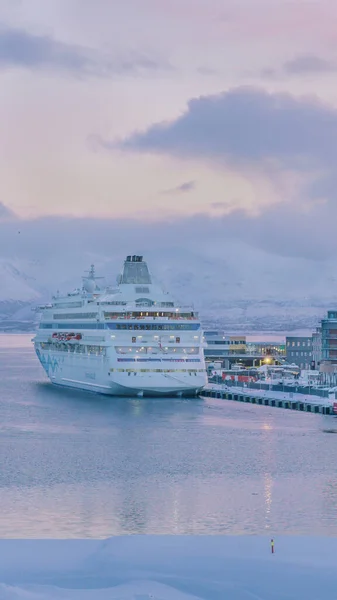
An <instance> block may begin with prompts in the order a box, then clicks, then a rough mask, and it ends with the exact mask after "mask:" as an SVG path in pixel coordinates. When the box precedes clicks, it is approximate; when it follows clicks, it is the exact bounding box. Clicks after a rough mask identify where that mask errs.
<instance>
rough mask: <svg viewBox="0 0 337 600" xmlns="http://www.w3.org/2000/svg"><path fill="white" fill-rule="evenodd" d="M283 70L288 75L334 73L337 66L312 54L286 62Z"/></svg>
mask: <svg viewBox="0 0 337 600" xmlns="http://www.w3.org/2000/svg"><path fill="white" fill-rule="evenodd" d="M283 69H284V71H285V73H287V74H290V75H312V74H316V73H334V72H336V71H337V64H336V63H334V62H332V61H329V60H326V59H325V58H320V57H319V56H315V55H314V54H305V55H302V56H298V57H296V58H294V59H293V60H290V61H288V62H286V63H285V64H284V67H283Z"/></svg>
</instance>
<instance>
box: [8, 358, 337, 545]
mask: <svg viewBox="0 0 337 600" xmlns="http://www.w3.org/2000/svg"><path fill="white" fill-rule="evenodd" d="M0 379H1V384H2V387H1V392H2V394H1V402H0V428H1V437H0V493H1V512H0V527H1V535H2V536H3V537H78V538H79V537H106V536H107V535H114V534H121V533H125V534H127V533H164V534H165V533H166V534H170V533H191V534H197V533H203V534H207V533H208V534H218V533H229V534H236V533H256V534H259V533H266V531H268V532H270V533H272V534H273V535H276V534H277V533H279V532H289V533H311V534H320V535H323V534H330V535H337V522H336V520H335V515H336V509H337V483H336V481H337V476H336V468H335V462H334V459H333V457H334V455H335V442H336V438H335V437H334V436H333V435H327V434H326V433H324V430H328V429H329V428H333V427H332V421H331V419H330V418H329V417H323V416H321V415H310V414H306V413H304V414H302V413H296V412H291V411H282V410H276V409H273V408H271V407H263V406H253V405H247V404H244V405H241V404H237V403H230V402H226V401H222V400H219V399H210V400H208V401H203V400H200V399H191V400H182V399H178V398H175V399H165V400H162V399H159V400H156V399H135V398H132V399H127V398H120V399H118V398H109V397H105V396H98V395H95V394H89V393H83V392H80V391H75V390H66V389H65V390H62V389H59V388H54V387H52V386H51V385H50V384H49V383H48V382H46V380H45V378H44V375H43V372H42V370H41V369H40V366H39V365H38V364H37V362H36V360H35V358H34V355H33V352H32V351H30V353H29V352H27V350H26V348H22V347H21V348H20V347H18V348H12V349H11V350H10V351H9V352H8V353H4V354H2V355H1V360H0Z"/></svg>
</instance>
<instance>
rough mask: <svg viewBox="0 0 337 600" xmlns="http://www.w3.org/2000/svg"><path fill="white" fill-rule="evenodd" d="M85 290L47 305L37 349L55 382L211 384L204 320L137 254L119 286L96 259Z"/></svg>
mask: <svg viewBox="0 0 337 600" xmlns="http://www.w3.org/2000/svg"><path fill="white" fill-rule="evenodd" d="M83 279H84V283H83V287H82V289H77V290H75V291H74V292H71V293H68V294H66V295H59V294H58V295H57V296H53V298H52V303H51V304H48V305H45V306H43V307H40V308H41V311H42V318H41V321H40V325H39V329H38V331H37V333H36V336H35V338H34V340H33V341H34V346H35V351H36V354H37V356H38V358H39V360H40V362H41V364H42V366H43V368H44V370H45V372H46V373H47V375H48V377H49V379H50V381H51V382H52V383H53V384H55V385H60V386H66V387H71V388H76V389H81V390H87V391H91V392H99V393H101V394H109V395H113V396H137V395H138V396H176V395H177V396H195V395H197V394H198V393H199V392H200V391H201V390H202V388H203V387H204V386H205V385H206V383H207V375H206V368H205V360H204V354H203V335H202V330H201V323H200V321H199V318H198V316H197V314H196V313H195V311H194V309H193V307H186V306H185V307H184V306H181V305H179V304H177V303H176V302H175V301H174V300H173V298H171V296H170V295H169V294H168V293H167V292H165V291H163V290H162V289H161V288H160V286H158V285H155V284H153V283H152V280H151V276H150V273H149V271H148V267H147V264H146V262H145V261H143V257H142V256H137V255H133V256H131V255H129V256H127V258H126V260H125V261H124V267H123V272H122V274H121V276H120V278H119V284H118V287H117V288H116V289H115V290H111V289H110V288H104V289H102V288H101V287H99V286H98V284H97V278H96V276H95V271H94V266H93V265H92V267H91V269H90V271H89V275H88V276H87V277H84V278H83Z"/></svg>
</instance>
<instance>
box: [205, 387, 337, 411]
mask: <svg viewBox="0 0 337 600" xmlns="http://www.w3.org/2000/svg"><path fill="white" fill-rule="evenodd" d="M267 393H268V395H267ZM280 396H281V395H278V394H277V392H276V393H275V392H274V394H273V393H272V392H271V391H268V392H266V393H265V394H263V393H262V394H261V392H259V390H251V389H245V390H244V389H239V388H235V389H229V388H228V387H226V386H223V385H217V384H208V385H207V386H206V387H205V388H204V389H203V390H202V392H201V397H202V398H219V399H221V400H231V401H234V402H246V403H249V404H258V405H260V406H272V407H274V408H283V409H287V410H299V411H302V412H310V413H316V414H322V415H335V414H336V413H335V412H334V404H333V402H332V401H329V399H327V398H320V397H318V396H317V397H314V396H311V398H310V399H308V398H307V397H306V398H304V397H303V394H301V396H302V397H301V398H299V396H300V394H295V397H291V395H290V394H288V395H287V396H285V395H282V396H283V397H280Z"/></svg>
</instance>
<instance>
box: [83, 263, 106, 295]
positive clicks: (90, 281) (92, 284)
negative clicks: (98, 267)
mask: <svg viewBox="0 0 337 600" xmlns="http://www.w3.org/2000/svg"><path fill="white" fill-rule="evenodd" d="M85 273H88V275H83V277H82V279H83V289H84V290H85V291H86V292H88V293H89V294H93V292H94V291H95V289H99V287H98V285H97V284H96V281H97V280H98V279H104V277H96V271H95V265H90V269H89V270H88V271H85Z"/></svg>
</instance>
